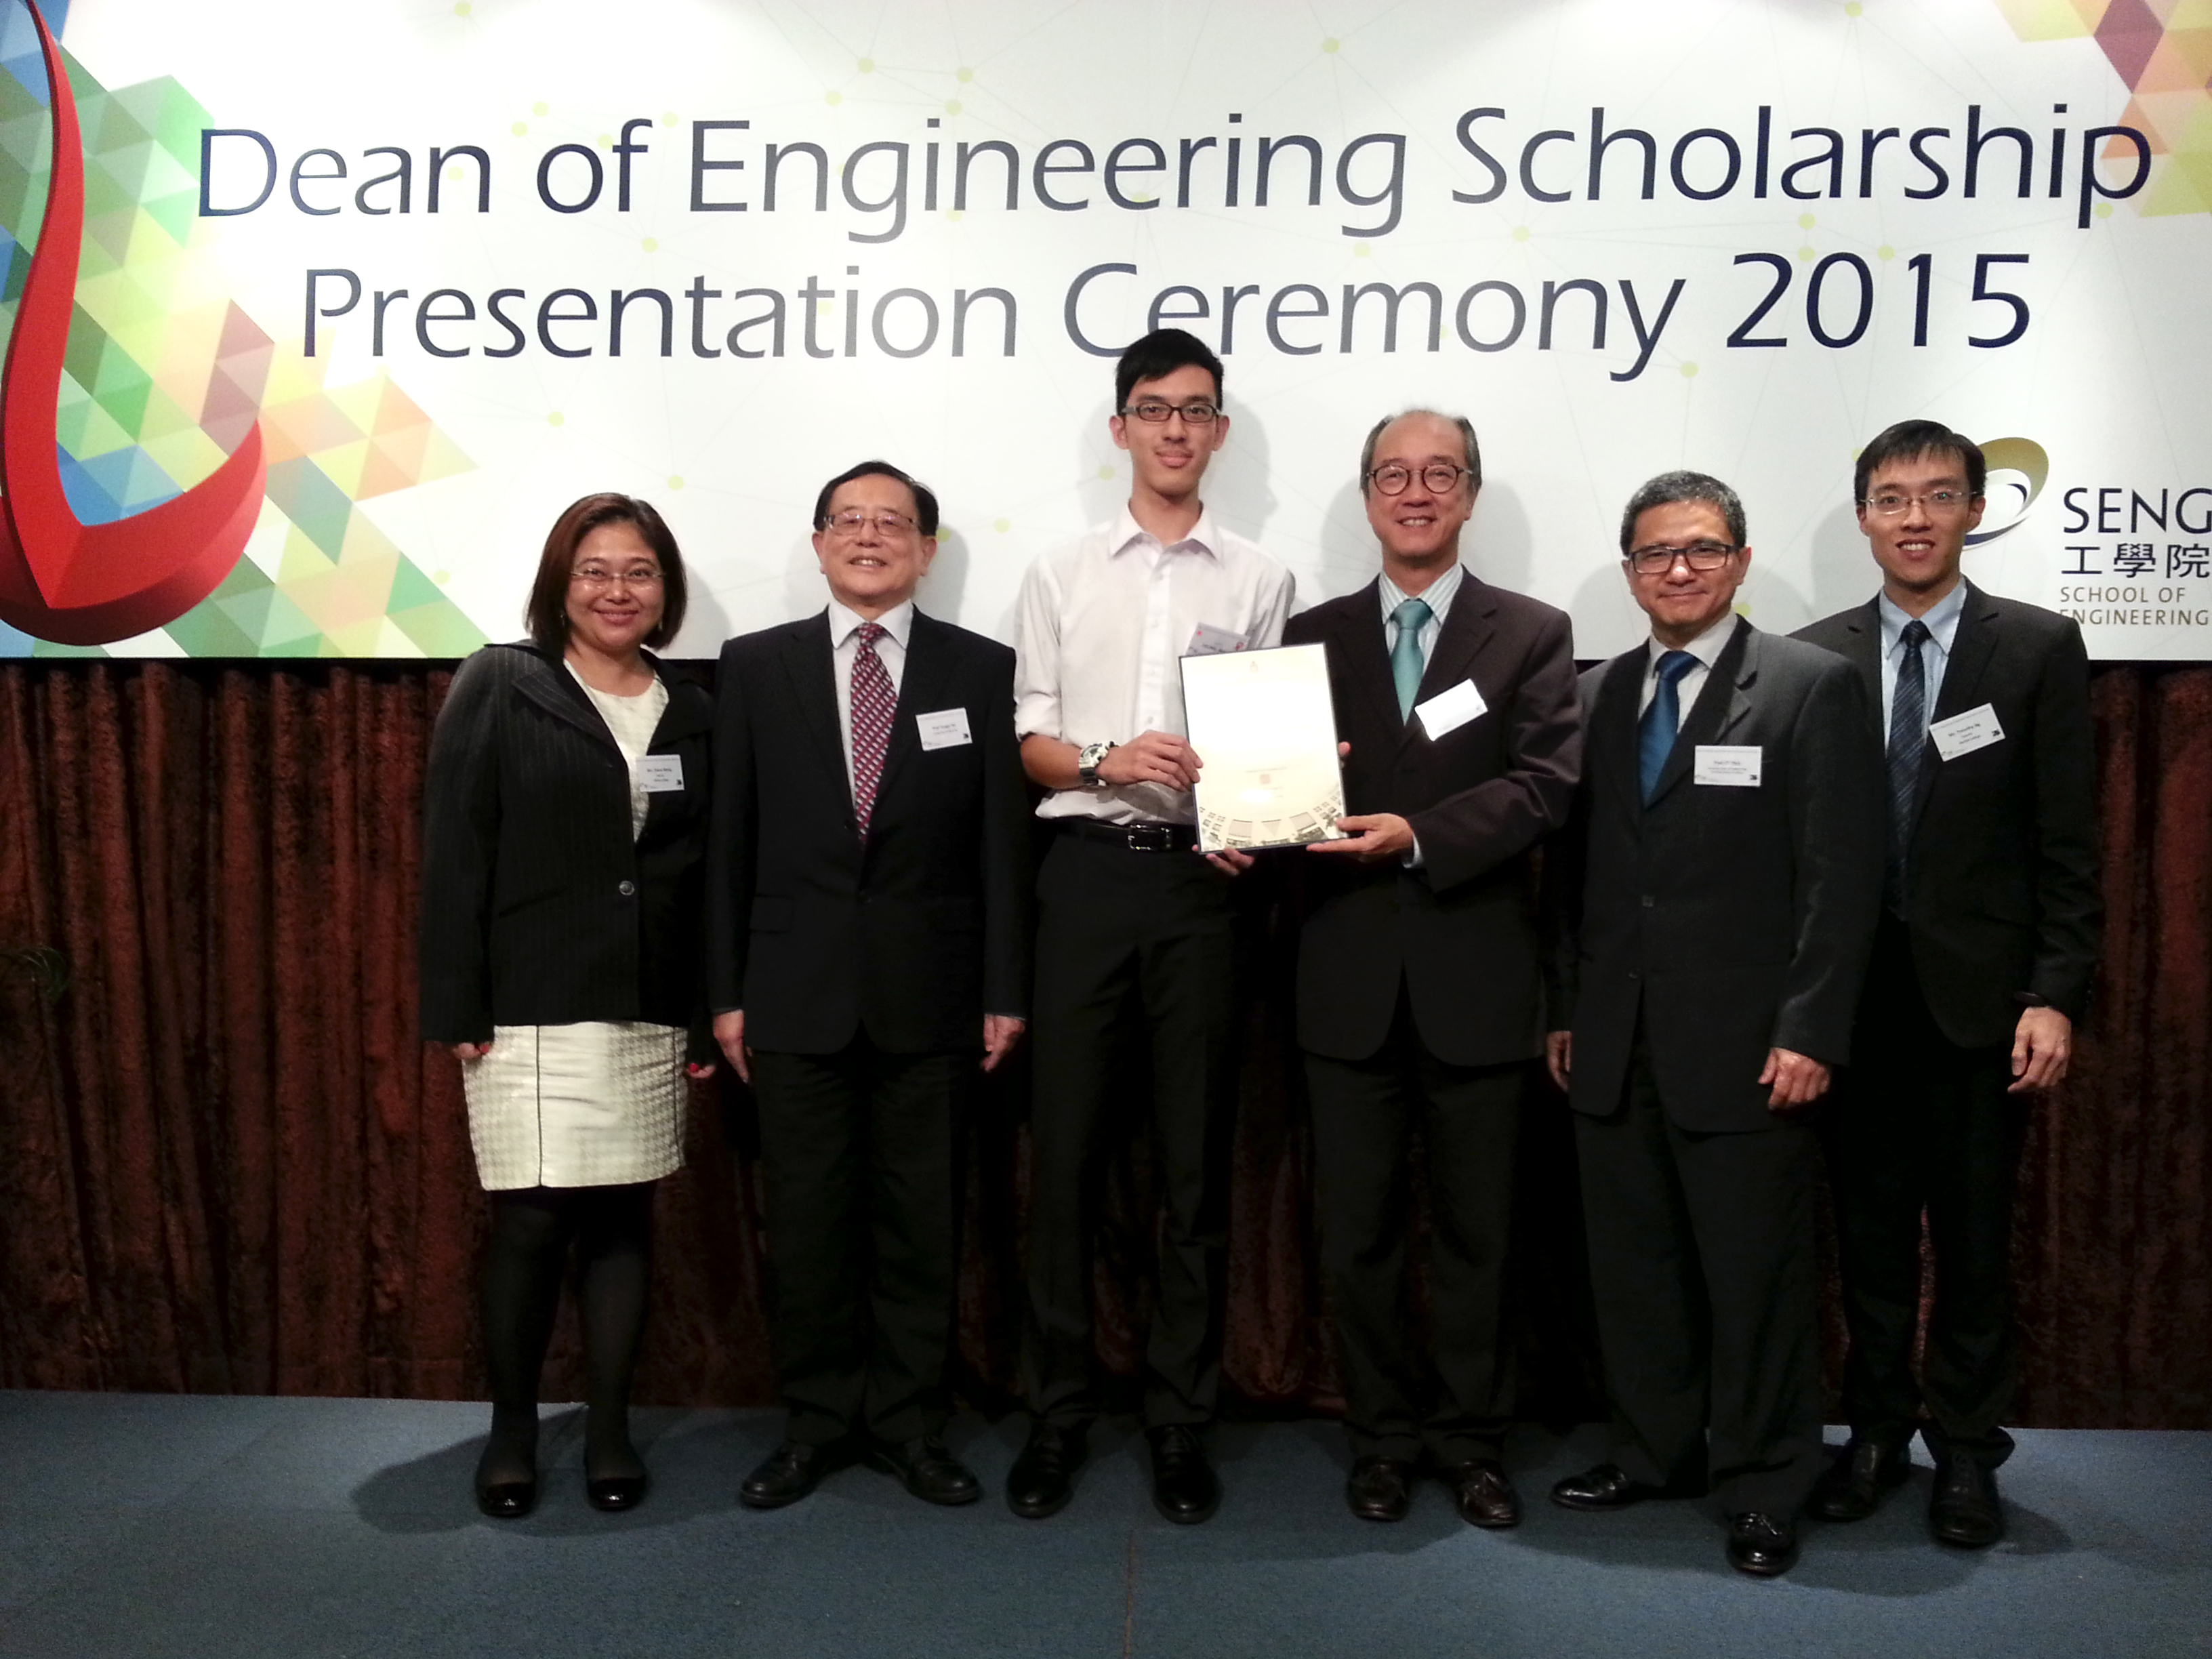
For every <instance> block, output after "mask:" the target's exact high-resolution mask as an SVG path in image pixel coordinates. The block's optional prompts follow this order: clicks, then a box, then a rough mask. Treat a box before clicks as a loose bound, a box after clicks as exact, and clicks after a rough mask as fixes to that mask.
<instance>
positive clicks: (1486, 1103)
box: [1306, 987, 1528, 1463]
mask: <svg viewBox="0 0 2212 1659" xmlns="http://www.w3.org/2000/svg"><path fill="white" fill-rule="evenodd" d="M1527 1072H1528V1067H1527V1066H1526V1065H1525V1064H1515V1065H1510V1066H1453V1065H1449V1064H1447V1063H1446V1062H1445V1061H1443V1060H1438V1059H1437V1057H1436V1056H1435V1055H1433V1054H1431V1053H1430V1052H1429V1051H1428V1049H1427V1048H1426V1047H1425V1045H1424V1044H1423V1043H1422V1042H1421V1038H1420V1034H1419V1031H1418V1030H1415V1029H1414V1025H1413V1011H1412V1010H1411V1008H1410V1007H1409V1006H1407V1001H1406V996H1405V993H1404V990H1403V988H1402V987H1401V989H1400V992H1399V997H1398V1013H1397V1018H1396V1019H1395V1021H1394V1023H1393V1024H1392V1026H1391V1030H1390V1035H1389V1038H1388V1040H1386V1041H1385V1042H1384V1043H1383V1047H1382V1048H1380V1049H1379V1050H1378V1051H1377V1052H1376V1053H1375V1054H1370V1056H1369V1057H1368V1058H1366V1059H1365V1060H1329V1059H1325V1058H1323V1057H1322V1055H1319V1054H1308V1055H1307V1056H1306V1087H1307V1092H1308V1093H1309V1095H1310V1097H1311V1099H1312V1109H1313V1126H1314V1157H1315V1162H1316V1165H1317V1181H1316V1185H1317V1189H1318V1190H1317V1193H1316V1196H1317V1198H1318V1200H1319V1204H1320V1211H1321V1256H1322V1267H1323V1269H1324V1271H1326V1272H1327V1273H1328V1284H1329V1294H1330V1297H1331V1300H1332V1301H1333V1303H1334V1307H1335V1313H1336V1350H1337V1360H1338V1364H1339V1366H1340V1369H1341V1371H1342V1374H1343V1377H1344V1399H1345V1413H1344V1426H1345V1430H1346V1432H1347V1433H1348V1434H1349V1435H1350V1436H1351V1438H1352V1450H1353V1452H1354V1453H1355V1454H1356V1455H1360V1456H1368V1455H1376V1456H1383V1457H1396V1458H1403V1459H1407V1460H1411V1459H1412V1458H1413V1457H1414V1456H1415V1455H1418V1454H1419V1452H1420V1451H1421V1450H1422V1449H1424V1448H1425V1449H1427V1450H1428V1452H1429V1453H1430V1454H1431V1455H1432V1456H1433V1457H1434V1458H1436V1460H1437V1462H1443V1463H1459V1462H1466V1461H1467V1460H1468V1459H1469V1458H1476V1457H1485V1458H1495V1457H1497V1456H1498V1452H1499V1449H1500V1447H1501V1445H1502V1444H1503V1443H1504V1436H1505V1429H1506V1425H1507V1423H1508V1421H1509V1420H1510V1417H1511V1413H1512V1409H1513V1377H1512V1365H1511V1363H1510V1354H1509V1353H1508V1352H1507V1351H1506V1346H1505V1341H1504V1319H1503V1313H1502V1303H1503V1299H1504V1279H1505V1252H1506V1244H1507V1241H1508V1237H1509V1234H1510V1230H1511V1222H1512V1203H1513V1147H1514V1142H1515V1140H1516V1137H1517V1133H1518V1130H1519V1127H1520V1118H1521V1089H1522V1079H1524V1077H1525V1076H1526V1074H1527ZM1416 1121H1419V1124H1420V1126H1421V1130H1422V1134H1423V1137H1424V1138H1425V1140H1426V1141H1427V1143H1428V1177H1429V1179H1428V1186H1429V1206H1430V1214H1431V1234H1430V1243H1429V1299H1430V1306H1431V1320H1430V1348H1431V1354H1430V1360H1431V1364H1427V1365H1422V1364H1419V1363H1417V1361H1416V1359H1415V1358H1414V1356H1413V1352H1412V1351H1411V1348H1410V1346H1409V1344H1408V1342H1407V1331H1406V1309H1405V1294H1406V1217H1407V1207H1408V1197H1409V1194H1408V1192H1407V1188H1408V1185H1409V1182H1408V1177H1407V1159H1408V1158H1409V1156H1410V1154H1411V1152H1412V1139H1413V1125H1414V1123H1415V1122H1416Z"/></svg>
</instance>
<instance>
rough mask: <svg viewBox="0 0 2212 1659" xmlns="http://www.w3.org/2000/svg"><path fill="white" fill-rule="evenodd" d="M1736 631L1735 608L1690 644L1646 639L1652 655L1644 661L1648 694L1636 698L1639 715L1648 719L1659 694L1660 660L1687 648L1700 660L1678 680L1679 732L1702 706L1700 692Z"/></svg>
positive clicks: (1676, 714)
mask: <svg viewBox="0 0 2212 1659" xmlns="http://www.w3.org/2000/svg"><path fill="white" fill-rule="evenodd" d="M1734 635H1735V611H1729V613H1728V614H1727V615H1725V616H1723V617H1721V618H1720V620H1719V621H1717V622H1716V623H1712V624H1711V626H1710V627H1708V628H1707V629H1705V632H1704V633H1702V634H1700V635H1698V637H1697V638H1695V639H1694V640H1692V641H1690V642H1689V643H1688V644H1687V645H1683V646H1674V645H1662V644H1660V643H1659V641H1657V640H1656V639H1652V640H1647V641H1644V645H1645V647H1646V649H1647V650H1648V651H1649V653H1650V655H1649V656H1647V657H1646V658H1645V659H1644V694H1643V696H1640V697H1638V699H1637V700H1636V717H1637V719H1638V720H1642V719H1643V718H1644V710H1645V709H1647V708H1650V707H1651V699H1652V698H1654V697H1656V696H1658V695H1659V659H1660V658H1662V657H1663V656H1665V655H1666V654H1667V653H1668V652H1669V651H1686V652H1688V653H1690V654H1691V655H1692V657H1695V658H1696V659H1697V661H1695V662H1694V663H1692V664H1691V665H1690V666H1689V667H1688V668H1687V669H1686V670H1685V671H1683V674H1682V678H1680V679H1679V680H1677V681H1676V682H1675V683H1674V729H1675V730H1676V731H1677V732H1679V731H1680V730H1681V729H1682V727H1683V726H1684V725H1685V724H1686V722H1687V721H1688V720H1689V718H1690V711H1691V710H1692V708H1696V707H1697V706H1698V693H1699V692H1700V691H1702V690H1705V677H1706V676H1707V675H1708V674H1710V673H1711V672H1712V668H1713V665H1714V664H1715V663H1717V662H1718V661H1719V660H1720V657H1721V653H1722V652H1723V650H1725V649H1727V647H1728V642H1729V640H1730V639H1731V638H1732V637H1733V636H1734Z"/></svg>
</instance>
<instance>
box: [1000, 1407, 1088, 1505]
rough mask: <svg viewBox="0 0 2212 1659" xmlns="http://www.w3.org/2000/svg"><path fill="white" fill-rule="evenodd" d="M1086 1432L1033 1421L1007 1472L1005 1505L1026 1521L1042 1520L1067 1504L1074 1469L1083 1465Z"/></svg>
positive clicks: (1070, 1493) (1071, 1490)
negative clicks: (1026, 1437)
mask: <svg viewBox="0 0 2212 1659" xmlns="http://www.w3.org/2000/svg"><path fill="white" fill-rule="evenodd" d="M1083 1449H1084V1431H1082V1430H1081V1429H1062V1428H1055V1427H1054V1425H1051V1424H1049V1423H1031V1424H1030V1437H1029V1439H1028V1441H1027V1442H1026V1443H1024V1445H1023V1447H1022V1453H1021V1455H1020V1456H1018V1457H1017V1458H1016V1459H1014V1467H1013V1468H1012V1469H1010V1470H1008V1471H1007V1472H1006V1507H1007V1508H1008V1509H1010V1510H1012V1511H1013V1512H1014V1513H1015V1514H1016V1515H1018V1516H1021V1517H1022V1519H1024V1521H1042V1520H1043V1519H1044V1518H1045V1517H1046V1516H1048V1515H1057V1514H1059V1513H1060V1510H1064V1509H1066V1507H1067V1500H1068V1499H1069V1498H1072V1497H1073V1496H1074V1495H1075V1472H1076V1470H1078V1469H1079V1468H1082V1467H1083Z"/></svg>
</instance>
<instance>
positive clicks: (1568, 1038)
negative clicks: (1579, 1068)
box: [1544, 1031, 1575, 1094]
mask: <svg viewBox="0 0 2212 1659" xmlns="http://www.w3.org/2000/svg"><path fill="white" fill-rule="evenodd" d="M1544 1069H1545V1070H1546V1071H1547V1072H1549V1073H1551V1074H1552V1081H1553V1082H1554V1083H1556V1084H1558V1085H1559V1092H1560V1093H1561V1094H1565V1092H1566V1091H1567V1079H1568V1078H1570V1077H1571V1076H1572V1075H1573V1073H1574V1069H1575V1034H1574V1033H1573V1032H1572V1031H1547V1032H1545V1033H1544Z"/></svg>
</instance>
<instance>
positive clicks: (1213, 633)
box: [1182, 623, 1250, 657]
mask: <svg viewBox="0 0 2212 1659" xmlns="http://www.w3.org/2000/svg"><path fill="white" fill-rule="evenodd" d="M1249 643H1250V641H1248V640H1246V638H1245V637H1244V636H1243V635H1242V634H1232V633H1231V632H1230V631H1229V630H1228V629H1225V628H1216V627H1215V626H1214V625H1213V624H1212V623H1199V625H1198V632H1196V633H1195V634H1194V635H1191V636H1190V643H1189V644H1188V645H1187V646H1185V647H1183V652H1182V653H1183V655H1184V656H1186V657H1218V656H1220V655H1222V654H1223V653H1225V652H1230V651H1242V650H1243V649H1244V647H1246V646H1247V645H1248V644H1249Z"/></svg>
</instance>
